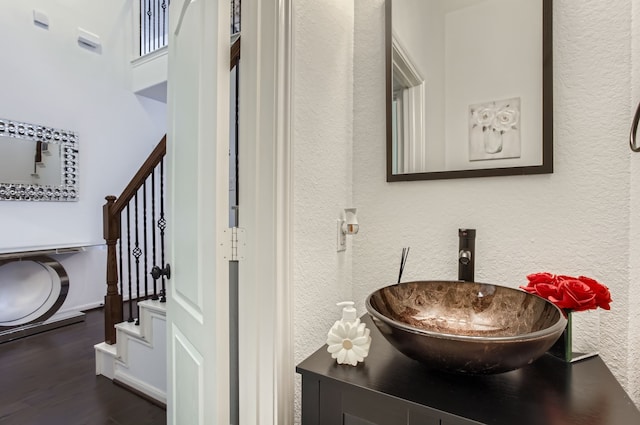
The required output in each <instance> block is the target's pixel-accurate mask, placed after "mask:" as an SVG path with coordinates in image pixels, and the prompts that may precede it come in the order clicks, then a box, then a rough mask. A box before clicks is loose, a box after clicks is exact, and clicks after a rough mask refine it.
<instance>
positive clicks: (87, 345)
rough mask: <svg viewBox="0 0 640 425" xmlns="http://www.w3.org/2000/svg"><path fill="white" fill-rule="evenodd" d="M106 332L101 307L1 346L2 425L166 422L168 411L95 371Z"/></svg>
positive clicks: (105, 424)
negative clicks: (71, 321)
mask: <svg viewBox="0 0 640 425" xmlns="http://www.w3.org/2000/svg"><path fill="white" fill-rule="evenodd" d="M103 332H104V331H103V318H102V310H92V311H89V312H87V314H86V318H85V321H84V322H81V323H76V324H72V325H68V326H65V327H63V328H58V329H54V330H50V331H47V332H44V333H40V334H36V335H33V336H29V337H26V338H22V339H19V340H15V341H10V342H6V343H4V344H0V424H2V425H9V424H11V425H103V424H104V425H156V424H166V412H165V410H164V409H162V408H160V407H158V406H156V405H154V404H152V403H151V402H149V401H147V400H145V399H143V398H141V397H139V396H137V395H135V394H133V393H131V392H129V391H127V390H125V389H124V388H121V387H119V386H117V385H115V384H113V383H112V382H111V381H110V380H109V379H107V378H105V377H103V376H96V375H95V354H94V349H93V346H94V344H97V343H99V342H102V341H104V335H103ZM158 373H164V371H158Z"/></svg>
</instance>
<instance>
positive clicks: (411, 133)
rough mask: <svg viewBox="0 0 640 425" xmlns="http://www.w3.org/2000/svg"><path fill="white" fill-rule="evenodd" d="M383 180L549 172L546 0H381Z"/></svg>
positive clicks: (549, 54)
mask: <svg viewBox="0 0 640 425" xmlns="http://www.w3.org/2000/svg"><path fill="white" fill-rule="evenodd" d="M385 13H386V19H385V21H386V23H385V27H386V28H385V31H386V46H385V47H386V102H387V104H386V114H387V117H386V118H387V134H386V138H387V181H389V182H393V181H406V180H434V179H451V178H463V177H485V176H506V175H519V174H545V173H552V172H553V63H552V25H551V20H552V0H386V4H385Z"/></svg>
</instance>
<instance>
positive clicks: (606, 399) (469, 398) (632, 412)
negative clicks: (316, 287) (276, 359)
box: [296, 315, 640, 425]
mask: <svg viewBox="0 0 640 425" xmlns="http://www.w3.org/2000/svg"><path fill="white" fill-rule="evenodd" d="M362 320H363V321H364V322H366V323H367V326H368V327H369V328H370V329H371V337H372V344H371V350H370V352H369V356H368V357H367V358H366V359H365V361H364V363H360V364H359V365H358V366H356V367H352V366H348V365H338V364H337V363H336V361H335V360H334V359H332V358H331V356H330V354H329V353H327V351H326V346H323V347H321V348H320V349H318V350H317V351H316V352H315V353H313V354H312V355H311V356H310V357H308V358H307V359H306V360H304V361H303V362H302V363H300V364H299V365H298V367H297V369H296V370H297V372H298V373H300V374H302V376H303V424H304V423H305V419H304V418H305V416H306V417H307V418H308V417H309V413H311V417H313V416H314V414H315V413H314V412H309V411H308V410H313V409H312V408H309V407H305V406H313V403H311V404H309V403H306V402H305V393H304V391H305V388H309V386H308V385H307V386H306V387H305V380H306V381H307V383H308V382H309V381H314V382H316V381H317V383H318V386H321V385H322V382H327V383H328V384H331V385H334V384H335V385H338V386H340V387H341V388H348V387H357V388H358V389H359V390H362V389H364V390H366V391H367V393H369V394H374V393H375V394H374V395H375V396H376V397H377V396H380V395H382V396H390V397H392V398H396V399H400V400H404V401H408V402H411V403H415V404H417V405H419V406H425V407H428V408H431V409H436V410H437V411H441V412H446V413H447V414H450V415H455V416H457V417H460V418H465V419H468V420H471V421H477V422H479V423H482V424H495V425H502V424H504V425H513V424H518V425H543V424H544V425H574V424H575V425H632V424H640V411H639V410H638V409H637V408H636V406H635V405H634V404H633V402H632V401H631V399H630V398H629V396H628V395H627V394H626V392H625V391H624V390H623V388H622V387H621V385H620V384H619V383H618V381H617V380H616V379H615V378H614V376H613V374H612V373H611V371H610V370H609V369H608V368H607V366H606V365H605V363H604V362H603V360H602V359H601V358H600V357H599V356H595V357H591V358H589V359H586V360H582V361H580V362H577V363H572V364H567V363H564V362H563V361H561V360H559V359H556V358H555V357H552V356H551V355H548V354H545V355H544V356H542V357H541V358H540V359H538V360H537V361H535V362H534V363H533V364H531V365H529V366H526V367H524V368H522V369H519V370H515V371H511V372H507V373H502V374H497V375H484V376H470V375H456V374H450V373H444V372H438V371H434V370H430V369H428V368H427V367H425V366H423V365H422V364H420V363H418V362H416V361H414V360H411V359H409V358H408V357H406V356H404V355H403V354H401V353H400V352H399V351H397V350H396V349H395V348H393V347H392V346H391V345H390V344H389V343H388V342H387V341H386V339H385V338H384V337H383V336H382V335H381V334H380V332H379V331H378V329H377V328H376V327H375V325H373V323H372V322H371V319H370V318H369V317H368V316H367V315H365V316H364V317H363V318H362ZM347 386H348V387H347ZM312 388H313V387H312ZM305 408H306V409H307V411H306V412H305ZM308 422H314V421H313V420H312V421H308ZM465 423H466V422H465Z"/></svg>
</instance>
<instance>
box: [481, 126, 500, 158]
mask: <svg viewBox="0 0 640 425" xmlns="http://www.w3.org/2000/svg"><path fill="white" fill-rule="evenodd" d="M484 151H485V153H488V154H494V153H499V152H502V133H501V132H499V131H493V130H490V129H487V130H486V131H485V132H484Z"/></svg>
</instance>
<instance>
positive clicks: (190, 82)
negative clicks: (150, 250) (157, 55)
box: [167, 0, 229, 425]
mask: <svg viewBox="0 0 640 425" xmlns="http://www.w3.org/2000/svg"><path fill="white" fill-rule="evenodd" d="M170 8H171V9H170V13H169V15H170V19H171V21H170V35H169V79H168V99H167V104H168V106H169V110H168V114H169V116H168V119H169V130H168V137H167V143H168V145H167V157H168V164H169V172H168V181H167V186H168V199H169V204H170V207H169V216H168V227H167V229H168V236H169V240H168V242H169V243H168V246H169V258H170V261H169V262H170V265H171V268H172V270H171V272H172V276H171V279H170V280H169V281H168V289H167V332H168V344H167V363H168V364H167V373H168V380H167V383H168V385H167V423H168V424H173V425H191V424H198V425H199V424H229V309H228V305H229V301H228V299H229V293H228V292H229V290H228V285H229V277H228V274H229V271H228V268H229V265H228V262H227V261H225V260H224V258H223V256H222V255H221V252H220V249H221V248H220V246H219V245H220V243H221V241H222V240H223V239H222V237H221V236H222V232H223V231H224V229H225V228H227V227H228V219H229V216H228V196H229V195H228V187H229V180H228V179H229V177H228V176H229V172H228V149H229V142H228V139H229V124H228V123H229V111H228V109H229V1H228V0H174V1H172V2H171V6H170Z"/></svg>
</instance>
